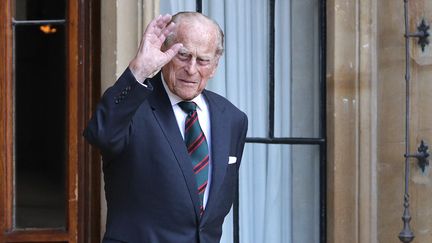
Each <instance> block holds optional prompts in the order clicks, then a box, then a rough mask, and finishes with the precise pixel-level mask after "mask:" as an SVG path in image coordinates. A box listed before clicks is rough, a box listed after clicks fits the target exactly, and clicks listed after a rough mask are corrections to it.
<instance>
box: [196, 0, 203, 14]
mask: <svg viewBox="0 0 432 243" xmlns="http://www.w3.org/2000/svg"><path fill="white" fill-rule="evenodd" d="M196 11H197V12H198V13H202V1H201V0H196Z"/></svg>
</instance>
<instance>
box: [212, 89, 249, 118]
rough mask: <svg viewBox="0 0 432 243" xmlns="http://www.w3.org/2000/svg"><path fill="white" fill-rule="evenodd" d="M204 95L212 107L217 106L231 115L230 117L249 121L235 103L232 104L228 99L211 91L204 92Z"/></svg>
mask: <svg viewBox="0 0 432 243" xmlns="http://www.w3.org/2000/svg"><path fill="white" fill-rule="evenodd" d="M203 94H204V96H205V98H206V99H207V100H208V102H209V103H210V105H215V106H217V107H218V108H219V109H221V110H224V111H225V112H228V113H230V115H234V116H236V117H239V118H241V119H247V116H246V114H245V113H244V112H243V111H241V110H240V109H239V108H237V107H236V106H235V105H234V104H233V103H231V101H229V100H228V99H227V98H225V97H223V96H222V95H219V94H217V93H215V92H212V91H210V90H204V92H203Z"/></svg>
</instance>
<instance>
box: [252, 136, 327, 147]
mask: <svg viewBox="0 0 432 243" xmlns="http://www.w3.org/2000/svg"><path fill="white" fill-rule="evenodd" d="M246 142H247V143H264V144H318V145H321V144H324V143H325V142H326V141H325V139H324V138H294V137H292V138H257V137H248V138H246Z"/></svg>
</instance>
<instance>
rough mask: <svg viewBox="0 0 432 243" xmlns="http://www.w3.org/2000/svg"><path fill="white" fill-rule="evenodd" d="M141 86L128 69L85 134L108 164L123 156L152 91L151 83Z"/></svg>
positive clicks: (106, 94) (96, 113) (103, 103)
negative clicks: (140, 109) (134, 123)
mask: <svg viewBox="0 0 432 243" xmlns="http://www.w3.org/2000/svg"><path fill="white" fill-rule="evenodd" d="M145 83H146V86H147V87H146V86H145V85H142V84H140V83H138V81H136V79H135V77H134V76H133V74H132V72H131V71H130V70H129V68H128V69H126V70H125V71H124V72H123V74H122V75H121V76H120V78H119V79H118V80H117V81H116V83H115V84H114V85H113V86H111V87H110V88H108V89H107V90H106V92H105V93H104V94H103V96H102V98H101V101H100V102H99V104H98V105H97V108H96V111H95V112H94V113H93V116H92V118H91V119H90V121H89V123H88V124H87V127H86V129H85V130H84V133H83V135H84V137H85V138H86V139H87V141H88V142H89V143H90V144H92V145H94V146H96V147H98V148H99V149H100V151H101V153H102V156H103V158H104V161H105V162H108V161H110V160H112V159H113V158H115V157H116V156H118V155H119V154H121V153H122V151H123V150H124V149H125V147H126V146H127V144H128V141H129V136H130V131H131V126H132V118H133V116H134V115H135V112H136V110H137V109H138V107H139V106H140V105H141V104H142V103H143V102H144V101H145V100H146V99H147V97H148V96H149V95H150V93H151V92H152V90H153V87H152V86H151V84H150V82H148V80H146V81H145Z"/></svg>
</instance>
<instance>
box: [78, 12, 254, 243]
mask: <svg viewBox="0 0 432 243" xmlns="http://www.w3.org/2000/svg"><path fill="white" fill-rule="evenodd" d="M222 52H223V32H222V30H221V29H220V27H219V26H218V25H217V23H216V22H214V21H213V20H211V19H209V18H208V17H206V16H204V15H202V14H200V13H193V12H182V13H178V14H176V15H174V16H172V17H171V16H170V15H165V16H159V17H157V18H156V19H154V20H153V21H152V22H151V23H150V24H149V25H148V26H147V29H146V31H145V33H144V35H143V39H142V41H141V44H140V47H139V50H138V53H137V55H136V56H135V58H134V59H133V60H132V61H131V62H130V64H129V67H128V68H127V69H126V70H125V71H124V73H123V74H122V75H121V77H120V78H119V79H118V80H117V82H116V83H115V84H114V85H113V86H112V87H110V88H109V89H108V90H107V91H106V92H105V94H104V95H103V97H102V99H101V102H100V103H99V105H98V107H97V109H96V111H95V113H94V115H93V117H92V119H91V120H90V122H89V124H88V127H87V128H86V130H85V131H84V136H85V138H86V139H87V140H88V141H89V142H90V143H91V144H93V145H95V146H96V147H98V148H99V149H100V151H101V154H102V157H103V171H104V179H105V191H106V200H107V206H108V212H107V223H106V232H105V235H104V239H103V242H104V243H108V242H131V243H198V242H199V243H216V242H219V241H220V237H221V234H222V223H223V221H224V218H225V216H226V215H227V213H228V212H229V210H230V207H231V205H232V202H233V198H234V192H235V184H236V181H237V179H238V169H239V166H240V161H241V157H242V153H243V147H244V144H245V137H246V131H247V117H246V115H245V114H244V113H243V112H241V111H240V110H239V109H237V108H236V107H235V106H234V105H232V104H231V103H230V102H229V101H227V100H226V99H225V98H223V97H221V96H219V95H217V94H215V93H213V92H211V91H208V90H206V89H205V86H206V84H207V81H208V80H209V79H210V78H212V77H213V75H214V74H215V72H216V68H217V65H218V61H219V58H220V56H221V55H222ZM159 70H161V71H159Z"/></svg>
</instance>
